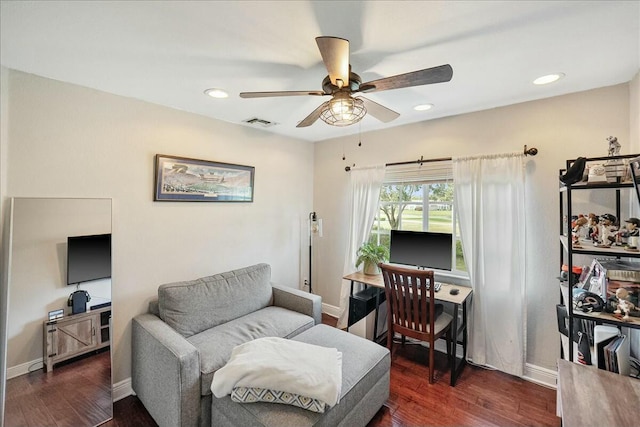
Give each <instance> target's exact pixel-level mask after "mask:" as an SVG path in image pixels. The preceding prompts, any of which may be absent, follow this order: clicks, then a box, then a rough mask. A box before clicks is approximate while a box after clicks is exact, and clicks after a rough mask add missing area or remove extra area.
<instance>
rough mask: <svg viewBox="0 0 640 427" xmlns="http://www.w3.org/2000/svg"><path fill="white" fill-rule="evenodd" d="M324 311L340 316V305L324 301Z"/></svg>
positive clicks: (330, 314)
mask: <svg viewBox="0 0 640 427" xmlns="http://www.w3.org/2000/svg"><path fill="white" fill-rule="evenodd" d="M322 312H323V313H325V314H328V315H329V316H333V317H340V307H336V306H335V305H329V304H325V303H322Z"/></svg>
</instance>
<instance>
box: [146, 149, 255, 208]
mask: <svg viewBox="0 0 640 427" xmlns="http://www.w3.org/2000/svg"><path fill="white" fill-rule="evenodd" d="M254 172H255V168H254V167H253V166H243V165H233V164H229V163H220V162H212V161H209V160H198V159H189V158H186V157H176V156H167V155H164V154H156V165H155V191H154V199H153V200H155V201H189V202H193V201H196V202H253V177H254Z"/></svg>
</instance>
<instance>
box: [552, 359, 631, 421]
mask: <svg viewBox="0 0 640 427" xmlns="http://www.w3.org/2000/svg"><path fill="white" fill-rule="evenodd" d="M558 397H559V399H558V412H560V413H561V414H562V425H563V426H566V427H573V426H612V427H613V426H615V427H618V426H633V425H635V426H637V425H638V424H639V423H640V416H639V415H638V408H640V380H639V379H636V378H631V377H627V376H623V375H619V374H614V373H613V372H609V371H605V370H603V369H597V368H596V367H595V366H585V365H580V364H578V363H571V362H569V361H568V360H563V359H559V360H558Z"/></svg>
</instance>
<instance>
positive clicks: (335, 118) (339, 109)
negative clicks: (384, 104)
mask: <svg viewBox="0 0 640 427" xmlns="http://www.w3.org/2000/svg"><path fill="white" fill-rule="evenodd" d="M365 114H367V109H366V108H365V107H364V101H362V100H361V99H358V98H352V97H351V96H349V94H348V93H344V94H340V93H337V94H335V95H334V97H333V98H332V99H331V100H330V101H327V102H325V103H324V104H323V108H322V111H321V112H320V118H321V119H322V121H323V122H325V123H326V124H328V125H331V126H349V125H352V124H354V123H358V122H359V121H360V120H362V118H363V117H364V116H365Z"/></svg>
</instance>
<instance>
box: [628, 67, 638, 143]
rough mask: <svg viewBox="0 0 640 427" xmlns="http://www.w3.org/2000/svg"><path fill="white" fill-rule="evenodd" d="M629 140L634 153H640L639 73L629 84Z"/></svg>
mask: <svg viewBox="0 0 640 427" xmlns="http://www.w3.org/2000/svg"><path fill="white" fill-rule="evenodd" d="M629 122H630V123H629V140H630V141H631V147H632V149H633V152H634V153H640V72H638V73H637V74H636V76H635V77H634V78H633V80H631V83H630V84H629Z"/></svg>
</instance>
